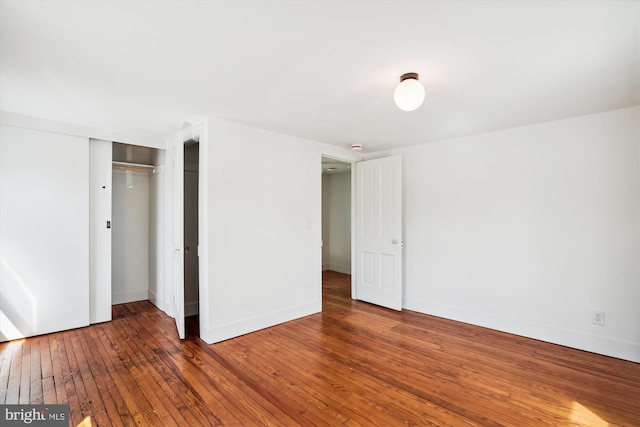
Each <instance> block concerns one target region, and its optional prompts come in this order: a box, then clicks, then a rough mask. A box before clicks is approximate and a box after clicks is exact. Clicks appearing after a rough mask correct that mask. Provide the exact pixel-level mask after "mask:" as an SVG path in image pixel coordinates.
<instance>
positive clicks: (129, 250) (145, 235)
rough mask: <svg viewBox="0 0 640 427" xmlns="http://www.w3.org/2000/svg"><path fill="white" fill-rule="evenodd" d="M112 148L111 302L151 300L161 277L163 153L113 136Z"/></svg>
mask: <svg viewBox="0 0 640 427" xmlns="http://www.w3.org/2000/svg"><path fill="white" fill-rule="evenodd" d="M112 150H113V152H112V154H113V163H112V172H113V173H112V216H111V297H112V304H113V305H116V304H124V303H129V302H134V301H143V300H151V301H152V302H153V303H154V304H156V301H158V300H159V299H160V300H161V298H162V295H158V294H159V293H162V292H163V289H162V288H161V286H159V284H161V282H162V278H163V277H164V271H163V268H164V267H163V262H162V260H161V258H160V256H161V250H160V248H161V243H162V240H161V239H162V228H163V224H162V218H161V212H162V203H163V186H164V182H163V181H164V166H163V164H164V154H165V153H164V150H158V149H154V148H149V147H141V146H136V145H129V144H122V143H118V142H114V143H113V145H112ZM159 297H160V298H159ZM156 305H157V304H156Z"/></svg>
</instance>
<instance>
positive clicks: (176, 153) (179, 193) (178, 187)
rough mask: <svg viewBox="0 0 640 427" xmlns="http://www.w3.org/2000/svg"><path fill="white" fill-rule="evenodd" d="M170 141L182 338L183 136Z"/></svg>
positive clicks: (176, 302) (177, 314)
mask: <svg viewBox="0 0 640 427" xmlns="http://www.w3.org/2000/svg"><path fill="white" fill-rule="evenodd" d="M180 135H181V134H179V135H176V136H174V137H173V138H172V139H171V141H170V147H171V157H172V173H173V206H174V211H173V242H174V243H173V295H174V299H173V315H174V318H175V321H176V328H177V329H178V335H179V336H180V339H184V337H185V325H184V255H183V248H184V145H183V141H182V137H181V136H180Z"/></svg>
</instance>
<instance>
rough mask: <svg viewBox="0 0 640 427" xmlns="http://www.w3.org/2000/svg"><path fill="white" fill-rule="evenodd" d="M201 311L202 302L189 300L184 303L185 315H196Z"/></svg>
mask: <svg viewBox="0 0 640 427" xmlns="http://www.w3.org/2000/svg"><path fill="white" fill-rule="evenodd" d="M199 311H200V303H199V302H198V301H195V302H187V303H185V304H184V315H185V317H187V316H195V315H196V314H198V313H199Z"/></svg>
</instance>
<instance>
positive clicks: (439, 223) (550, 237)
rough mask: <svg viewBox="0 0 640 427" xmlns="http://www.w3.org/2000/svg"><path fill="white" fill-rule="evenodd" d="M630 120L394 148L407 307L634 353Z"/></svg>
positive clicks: (639, 264)
mask: <svg viewBox="0 0 640 427" xmlns="http://www.w3.org/2000/svg"><path fill="white" fill-rule="evenodd" d="M639 122H640V110H639V107H634V108H627V109H621V110H615V111H610V112H605V113H600V114H594V115H588V116H581V117H576V118H572V119H567V120H560V121H554V122H548V123H542V124H538V125H534V126H526V127H521V128H515V129H510V130H504V131H500V132H494V133H488V134H483V135H477V136H471V137H467V138H460V139H455V140H448V141H441V142H437V143H430V144H425V145H421V146H417V147H413V148H407V149H404V150H397V151H393V153H396V154H401V155H402V156H403V168H404V169H403V172H404V176H403V181H404V189H403V190H404V216H405V241H406V245H405V265H406V269H405V300H404V307H405V308H408V309H411V310H416V311H420V312H423V313H428V314H434V315H437V316H442V317H445V318H449V319H455V320H460V321H463V322H468V323H472V324H476V325H481V326H486V327H489V328H493V329H498V330H502V331H506V332H511V333H515V334H519V335H524V336H527V337H532V338H536V339H541V340H544V341H549V342H554V343H558V344H562V345H567V346H570V347H575V348H579V349H584V350H587V351H592V352H596V353H601V354H605V355H610V356H614V357H619V358H623V359H628V360H633V361H636V362H638V361H640V272H639V269H640V201H639V200H640V149H639V145H640V131H639ZM379 155H381V153H378V154H377V155H376V156H379ZM371 157H375V156H371ZM596 310H601V311H604V312H605V325H603V326H601V325H595V324H593V323H592V317H593V313H594V311H596Z"/></svg>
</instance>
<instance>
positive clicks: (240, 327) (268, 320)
mask: <svg viewBox="0 0 640 427" xmlns="http://www.w3.org/2000/svg"><path fill="white" fill-rule="evenodd" d="M321 311H322V301H318V302H314V303H311V304H306V305H303V306H299V307H293V308H291V309H288V310H283V311H279V312H277V313H270V314H266V315H264V316H260V317H254V318H251V319H245V320H241V321H239V322H234V323H230V324H227V325H223V326H218V327H214V328H208V329H201V330H200V338H201V339H202V340H204V342H206V343H207V344H213V343H217V342H220V341H224V340H228V339H230V338H235V337H239V336H240V335H244V334H248V333H250V332H255V331H258V330H260V329H264V328H268V327H271V326H275V325H278V324H280V323H284V322H288V321H291V320H295V319H298V318H300V317H304V316H309V315H311V314H316V313H320V312H321Z"/></svg>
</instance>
